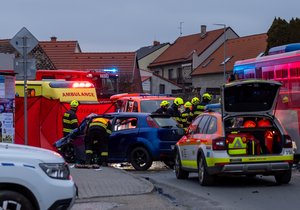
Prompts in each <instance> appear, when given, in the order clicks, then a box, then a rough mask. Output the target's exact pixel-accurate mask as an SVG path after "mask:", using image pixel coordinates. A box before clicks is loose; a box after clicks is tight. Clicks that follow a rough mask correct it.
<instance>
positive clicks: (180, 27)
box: [179, 22, 184, 36]
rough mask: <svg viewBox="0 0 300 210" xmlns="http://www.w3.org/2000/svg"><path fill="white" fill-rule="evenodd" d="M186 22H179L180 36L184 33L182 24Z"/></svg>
mask: <svg viewBox="0 0 300 210" xmlns="http://www.w3.org/2000/svg"><path fill="white" fill-rule="evenodd" d="M183 23H184V22H180V23H179V31H180V35H179V36H181V35H182V24H183Z"/></svg>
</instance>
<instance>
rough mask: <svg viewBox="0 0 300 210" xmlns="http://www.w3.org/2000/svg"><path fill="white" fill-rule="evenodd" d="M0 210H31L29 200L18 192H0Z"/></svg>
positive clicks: (31, 206)
mask: <svg viewBox="0 0 300 210" xmlns="http://www.w3.org/2000/svg"><path fill="white" fill-rule="evenodd" d="M0 209H22V210H33V209H34V208H33V205H32V204H31V202H30V200H29V199H28V198H26V197H25V196H24V195H22V194H20V193H19V192H15V191H10V190H3V191H0Z"/></svg>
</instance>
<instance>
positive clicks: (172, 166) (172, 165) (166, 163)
mask: <svg viewBox="0 0 300 210" xmlns="http://www.w3.org/2000/svg"><path fill="white" fill-rule="evenodd" d="M163 162H164V164H165V165H166V166H168V167H169V168H170V169H174V165H175V163H174V161H172V160H165V161H163Z"/></svg>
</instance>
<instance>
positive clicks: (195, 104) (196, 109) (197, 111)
mask: <svg viewBox="0 0 300 210" xmlns="http://www.w3.org/2000/svg"><path fill="white" fill-rule="evenodd" d="M191 103H192V106H193V107H192V112H191V113H192V117H193V120H194V119H195V118H196V117H197V116H198V115H199V114H200V113H201V110H200V106H199V103H200V99H199V98H198V97H194V98H192V100H191Z"/></svg>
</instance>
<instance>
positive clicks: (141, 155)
mask: <svg viewBox="0 0 300 210" xmlns="http://www.w3.org/2000/svg"><path fill="white" fill-rule="evenodd" d="M152 162H153V161H152V158H151V156H150V154H149V152H148V151H147V150H146V149H145V148H144V147H136V148H134V149H133V150H132V151H131V152H130V163H131V165H132V166H133V168H134V169H135V170H137V171H146V170H148V169H149V168H150V167H151V165H152Z"/></svg>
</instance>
